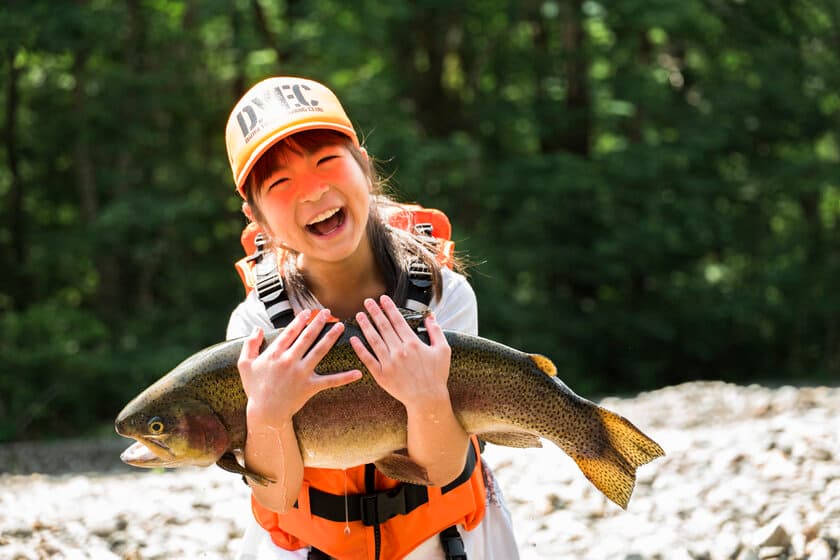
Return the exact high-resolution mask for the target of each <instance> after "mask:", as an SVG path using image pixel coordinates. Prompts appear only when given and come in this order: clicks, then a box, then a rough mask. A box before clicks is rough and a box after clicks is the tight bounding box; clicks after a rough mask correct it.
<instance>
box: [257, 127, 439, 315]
mask: <svg viewBox="0 0 840 560" xmlns="http://www.w3.org/2000/svg"><path fill="white" fill-rule="evenodd" d="M325 144H340V145H343V146H345V147H346V148H347V149H348V150H349V151H350V153H351V154H352V155H353V158H354V159H355V160H356V162H357V163H358V164H359V167H361V169H362V171H363V173H364V174H365V176H366V177H367V178H368V180H369V181H370V184H371V195H370V197H371V198H370V213H369V216H368V223H367V234H368V239H369V240H370V243H371V248H372V250H373V254H374V258H375V259H376V264H377V266H378V267H379V269H380V270H381V272H382V275H383V277H384V279H385V286H386V293H387V295H389V296H390V297H391V298H392V299H393V300H394V301H395V302H396V303H397V305H404V304H405V300H406V297H407V293H408V287H409V277H408V270H409V266H410V265H411V263H412V262H413V261H414V260H416V259H417V258H419V259H421V260H422V261H423V262H424V263H425V264H426V266H427V267H428V268H429V270H431V271H432V282H433V291H434V294H435V296H436V297H438V298H439V297H440V294H441V289H442V288H441V284H442V279H441V270H440V264H439V263H438V262H437V259H436V248H435V247H434V246H433V245H432V244H430V243H429V242H427V241H426V240H424V239H422V238H420V237H418V236H416V235H413V234H411V233H409V232H406V231H403V230H401V229H397V228H393V227H391V226H390V225H389V224H388V222H387V218H386V216H387V210H388V208H392V207H395V206H399V203H397V202H396V201H395V200H394V199H393V198H391V197H390V196H388V195H387V194H385V188H386V185H385V181H384V180H383V179H382V178H381V177H380V175H379V174H378V173H377V171H376V165H375V162H374V161H373V159H372V158H367V157H365V155H364V154H363V153H362V151H361V150H360V149H359V148H358V147H357V146H356V145H355V144H354V143H353V142H352V141H351V140H350V138H349V137H347V136H345V135H343V134H341V133H338V132H335V131H332V130H324V129H318V130H310V131H304V132H299V133H297V134H294V135H292V136H289V137H286V138H284V139H283V140H281V141H279V142H277V143H276V144H274V145H273V146H272V147H271V148H269V150H268V151H267V152H266V153H265V154H263V155H262V156H261V157H260V159H259V160H258V161H257V163H256V164H255V165H254V167H253V169H252V170H251V172H250V174H249V175H248V177H247V179H246V180H245V184H244V186H243V190H244V191H245V198H246V200H247V201H248V205H249V206H250V207H251V211H252V213H253V215H254V219H255V220H256V221H257V222H258V223H264V222H265V217H264V216H263V214H262V212H261V211H260V208H259V190H260V189H259V186H260V185H261V184H262V183H263V182H264V181H265V180H267V179H268V177H269V176H270V175H271V173H272V171H273V168H274V165H275V164H276V162H278V161H283V159H284V158H285V157H287V154H288V152H292V153H295V154H306V153H311V152H313V151H315V150H317V149H319V148H321V147H322V146H324V145H325ZM275 248H276V249H277V250H278V251H279V253H278V262H279V263H280V265H279V266H280V274H281V276H282V277H283V281H284V283H285V284H286V286H287V289H289V290H290V291H291V292H293V293H295V294H296V295H297V296H299V297H300V299H301V300H302V301H304V302H307V303H310V304H314V302H315V298H314V296H312V293H311V292H310V291H309V289H308V288H307V286H306V282H305V280H304V278H303V274H301V272H300V271H299V270H298V269H297V266H296V265H295V262H296V258H295V257H296V256H297V253H296V252H295V251H293V250H291V249H289V248H287V247H275Z"/></svg>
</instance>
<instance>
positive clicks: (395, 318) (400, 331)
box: [379, 296, 416, 340]
mask: <svg viewBox="0 0 840 560" xmlns="http://www.w3.org/2000/svg"><path fill="white" fill-rule="evenodd" d="M379 304H380V305H381V306H382V310H383V311H384V312H385V316H386V317H388V320H389V321H390V322H391V326H392V327H393V328H394V331H395V332H396V333H397V335H398V336H399V337H400V338H401V339H402V340H408V339H409V338H411V337H413V336H414V335H415V334H416V333H415V332H414V331H413V330H412V328H411V325H409V324H408V321H406V320H405V316H403V314H402V312H401V311H400V309H399V307H397V304H396V303H394V300H392V299H391V298H390V297H388V296H382V297H381V298H379Z"/></svg>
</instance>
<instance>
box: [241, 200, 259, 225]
mask: <svg viewBox="0 0 840 560" xmlns="http://www.w3.org/2000/svg"><path fill="white" fill-rule="evenodd" d="M242 213H243V214H245V217H246V218H248V221H251V222H254V221H256V220H254V211H253V210H251V205H250V204H248V203H247V202H243V203H242Z"/></svg>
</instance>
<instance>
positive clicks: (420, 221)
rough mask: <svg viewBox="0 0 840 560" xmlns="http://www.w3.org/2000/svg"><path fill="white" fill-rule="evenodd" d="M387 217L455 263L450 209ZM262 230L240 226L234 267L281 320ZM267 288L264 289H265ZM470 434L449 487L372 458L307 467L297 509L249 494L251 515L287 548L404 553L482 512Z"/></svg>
mask: <svg viewBox="0 0 840 560" xmlns="http://www.w3.org/2000/svg"><path fill="white" fill-rule="evenodd" d="M387 217H388V222H389V224H390V225H391V226H392V227H394V228H399V229H402V230H405V231H409V232H412V233H416V234H418V235H423V236H429V237H434V238H435V240H436V241H437V247H438V251H437V260H438V262H439V263H440V264H441V266H447V267H450V268H451V266H452V263H453V257H454V243H453V242H452V241H451V240H450V237H451V234H452V228H451V225H450V222H449V218H447V216H446V214H444V213H443V212H441V211H440V210H435V209H432V208H424V207H422V206H418V205H401V206H398V207H395V208H393V209H391V210H390V211H389V213H388V216H387ZM260 233H261V232H260V229H259V228H258V227H257V226H256V224H250V225H249V226H248V227H246V228H245V229H244V230H243V232H242V236H241V241H242V246H243V248H244V249H245V252H246V254H247V255H249V256H247V257H245V258H243V259H240V260H239V261H238V262H237V263H236V269H237V271H238V272H239V275H240V278H241V279H242V283H243V285H244V286H245V291H246V294H247V293H249V292H250V291H251V290H252V289H257V292H258V295H259V296H260V299H261V300H262V301H263V302H264V303H266V309H267V310H268V311H269V317H270V318H271V320H272V322H273V323H274V325H275V327H280V326H282V325H283V321H288V320H290V319H291V317H293V314H292V312H291V306H290V305H289V304H288V302H287V301H285V302H283V301H280V300H282V299H283V298H286V299H287V296H282V297H278V294H282V292H283V287H282V282H281V281H280V279H279V274H278V273H276V264H274V261H269V262H262V264H261V263H260V262H261V259H262V257H263V256H265V254H264V253H263V250H262V249H263V241H262V240H261V239H260V237H258V236H259V234H260ZM268 256H271V257H273V255H268ZM260 267H262V272H261V270H260ZM410 276H411V275H410ZM419 277H420V278H421V280H420V281H417V280H416V278H413V277H412V278H411V281H412V283H413V284H417V285H420V286H423V285H424V284H425V282H423V281H422V272H421V274H420V276H419ZM413 290H414V292H412V291H410V292H409V301H410V300H411V297H412V293H413V294H414V298H415V299H418V300H423V299H424V298H425V301H421V303H423V304H426V305H427V304H428V303H429V300H430V299H431V295H430V292H429V290H428V289H425V290H424V289H417V286H416V285H415V286H414V288H413ZM263 293H265V294H267V295H266V296H265V297H263ZM278 302H279V303H278ZM272 309H277V311H276V312H275V311H272ZM471 441H472V446H471V448H470V452H469V455H468V459H467V464H466V467H465V469H464V472H463V473H462V474H461V476H459V477H458V478H457V479H456V480H455V481H453V482H452V483H450V484H448V485H446V486H444V487H421V486H415V485H411V484H403V483H400V482H398V481H396V480H393V479H391V478H388V477H386V476H385V475H383V474H382V473H380V472H379V471H376V470H375V468H374V467H373V465H359V466H357V467H351V468H348V469H345V470H336V469H319V468H311V467H305V468H304V473H303V478H304V480H303V485H302V486H301V490H300V494H299V495H298V500H297V503H296V505H295V508H293V509H292V511H290V512H287V513H284V514H278V513H276V512H274V511H271V510H269V509H267V508H265V507H263V506H262V505H260V503H259V502H258V501H257V500H256V499H255V498H254V497H253V496H252V498H251V507H252V511H253V513H254V517H255V519H256V520H257V522H258V523H259V524H260V525H261V526H262V527H263V528H264V529H265V530H266V531H268V532H269V533H270V534H271V539H272V541H273V542H274V543H275V544H276V545H277V546H279V547H281V548H284V549H286V550H297V549H300V548H305V547H307V546H312V547H315V548H317V549H318V550H321V551H323V552H325V553H327V554H329V555H330V556H333V557H335V558H339V559H341V560H368V559H370V560H384V559H387V560H391V559H395V560H396V559H399V558H403V557H404V556H406V555H407V554H408V553H409V552H411V551H412V550H414V549H415V548H416V547H417V546H418V545H420V544H421V543H423V542H424V541H426V540H427V539H429V538H430V537H432V536H433V535H436V534H438V533H441V532H442V531H443V530H445V529H447V528H449V527H453V526H454V525H463V526H464V528H465V529H466V530H471V529H473V528H475V527H476V526H477V525H478V524H479V523H480V522H481V520H482V519H483V517H484V506H485V501H486V489H485V486H484V477H483V473H482V468H481V459H480V445H479V441H478V439H477V438H476V437H475V436H473V437H472V438H471ZM348 528H349V532H348V531H347V529H348ZM456 538H457V537H456Z"/></svg>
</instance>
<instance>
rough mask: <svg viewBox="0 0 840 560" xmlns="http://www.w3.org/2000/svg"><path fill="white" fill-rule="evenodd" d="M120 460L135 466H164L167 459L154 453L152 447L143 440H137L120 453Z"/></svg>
mask: <svg viewBox="0 0 840 560" xmlns="http://www.w3.org/2000/svg"><path fill="white" fill-rule="evenodd" d="M120 460H121V461H122V462H123V463H125V464H126V465H132V466H135V467H147V468H148V467H163V466H166V464H167V461H166V460H165V459H164V458H162V457H160V456H159V455H157V454H156V453H154V452H153V451H152V449H151V448H150V447H149V446H148V445H147V444H145V443H143V442H142V441H135V442H134V443H133V444H131V446H129V447H128V449H126V450H125V451H123V452H122V453H121V454H120Z"/></svg>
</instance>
